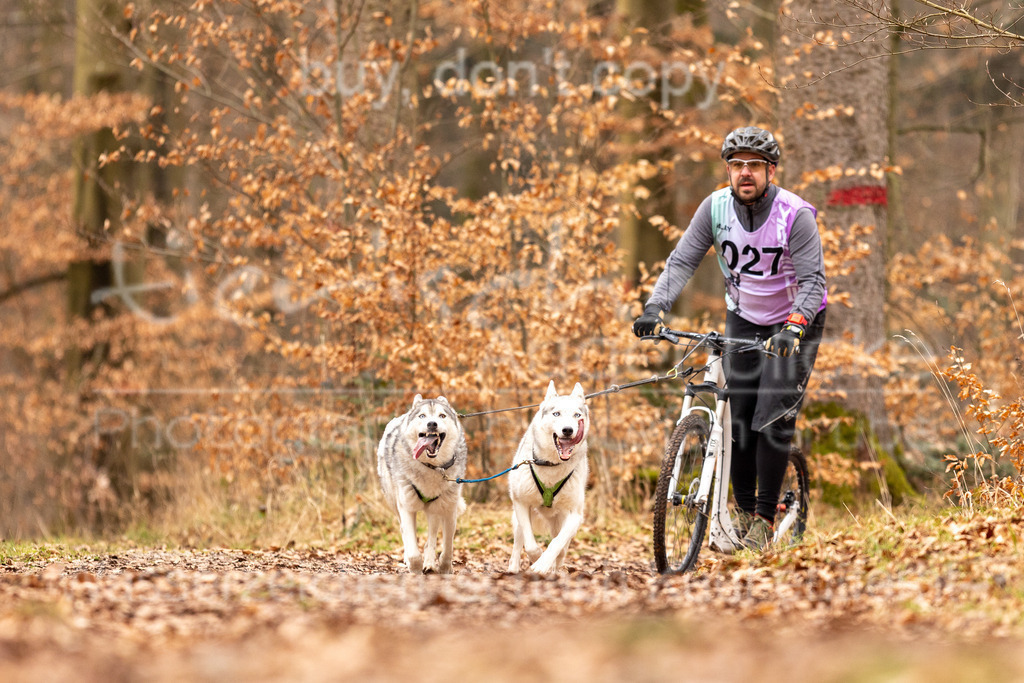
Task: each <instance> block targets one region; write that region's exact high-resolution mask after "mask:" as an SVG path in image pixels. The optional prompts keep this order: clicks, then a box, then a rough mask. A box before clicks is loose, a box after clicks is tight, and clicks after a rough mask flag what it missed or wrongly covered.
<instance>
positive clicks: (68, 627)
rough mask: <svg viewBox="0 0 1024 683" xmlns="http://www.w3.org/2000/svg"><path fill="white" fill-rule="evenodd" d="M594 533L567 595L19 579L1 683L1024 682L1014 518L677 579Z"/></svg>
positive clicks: (114, 573) (907, 531)
mask: <svg viewBox="0 0 1024 683" xmlns="http://www.w3.org/2000/svg"><path fill="white" fill-rule="evenodd" d="M588 531H593V530H588V529H586V528H584V530H583V532H582V533H581V535H580V538H579V540H580V542H579V543H578V544H577V545H576V546H575V550H574V552H573V553H572V554H571V557H570V563H569V568H568V571H566V572H565V573H563V574H562V575H560V576H558V577H556V578H551V579H548V578H542V577H537V576H531V575H509V574H507V573H505V572H504V565H505V563H506V562H507V548H504V547H502V546H501V544H500V543H492V544H490V547H487V548H486V549H485V550H483V551H472V552H471V551H468V550H466V549H465V548H458V549H457V552H456V573H455V574H454V575H453V576H450V577H440V576H410V575H407V574H405V573H403V571H402V568H401V560H400V558H401V554H400V549H399V548H395V549H393V550H392V551H390V552H365V551H338V550H325V549H317V548H305V549H297V548H291V549H266V550H231V549H220V550H152V549H132V550H126V551H119V552H110V553H100V554H96V555H93V556H89V557H83V555H84V554H85V552H86V551H85V550H83V549H79V550H77V551H75V553H74V555H77V557H62V556H59V555H58V556H56V557H52V558H50V559H46V560H42V559H40V560H19V561H10V560H9V561H8V563H7V564H6V565H5V566H4V567H3V568H2V573H0V596H2V597H0V604H2V605H3V607H2V608H0V674H12V675H17V676H23V677H28V676H30V675H34V674H35V673H37V672H45V673H47V674H48V675H50V676H51V677H57V678H62V677H64V675H65V674H66V675H67V676H68V677H73V678H76V679H79V680H82V679H85V680H91V679H93V678H95V679H97V680H99V679H101V678H102V679H105V680H109V679H110V677H112V676H113V677H125V678H137V677H144V678H147V679H157V680H164V679H168V680H169V679H172V678H179V677H182V676H184V677H187V678H191V679H212V678H217V677H219V676H220V677H223V676H226V677H227V678H229V679H239V680H242V679H245V680H254V679H258V680H272V679H280V678H288V679H301V680H320V679H327V678H335V679H336V678H337V677H345V676H347V675H350V676H356V677H359V678H364V679H371V680H384V679H387V680H390V679H394V678H397V677H400V676H408V675H417V676H418V677H419V678H420V679H423V678H425V679H427V680H441V679H447V678H448V677H452V676H454V677H456V678H460V677H461V678H465V677H467V676H468V677H471V678H476V677H478V676H481V675H486V676H487V677H489V678H491V679H497V680H513V679H515V680H524V679H525V680H549V679H551V678H559V679H562V680H583V679H587V680H619V679H621V678H622V677H630V678H633V679H634V680H635V677H634V676H631V675H630V674H631V673H634V672H635V671H637V670H640V669H637V668H636V667H642V670H643V671H644V672H645V674H644V675H643V676H642V678H644V679H645V680H653V678H654V677H655V676H656V675H659V674H658V672H666V673H667V672H670V671H672V670H673V668H676V669H677V667H679V666H684V671H685V672H690V674H691V675H690V676H684V679H689V680H696V679H697V678H701V677H704V678H707V677H711V678H715V679H716V680H741V679H742V677H743V676H745V675H747V674H749V673H752V672H755V671H756V670H757V666H758V663H759V662H761V661H762V660H761V659H760V657H762V656H763V655H762V654H760V653H762V652H766V651H771V652H774V653H775V656H776V658H777V663H780V664H782V663H785V662H789V663H790V665H792V666H799V671H800V672H801V673H802V674H803V675H802V676H799V678H800V679H801V680H822V678H814V677H815V676H826V677H828V676H833V677H834V676H837V675H839V674H841V673H842V672H843V671H849V670H850V668H851V667H853V668H858V667H868V669H869V670H870V669H871V667H875V668H877V667H879V666H885V667H887V668H886V669H885V670H893V671H898V670H903V671H906V670H907V669H908V667H909V669H910V670H911V671H914V672H919V671H925V672H927V671H931V669H932V668H933V667H934V666H936V665H937V664H939V663H940V662H941V663H942V667H943V669H941V670H940V673H942V675H943V676H946V677H945V678H940V679H939V680H956V679H955V678H952V679H951V678H948V676H949V675H952V673H953V672H962V671H965V670H968V669H969V670H974V671H977V661H975V660H976V659H978V658H979V657H981V655H982V653H984V658H985V661H986V662H987V664H986V665H985V666H983V667H982V670H984V671H989V670H991V671H993V672H995V671H998V675H996V674H993V675H994V676H995V677H994V678H988V677H984V676H983V678H984V679H985V680H1012V675H1014V674H1019V673H1020V672H1022V671H1024V669H1022V668H1021V663H1020V662H1019V659H1018V658H1016V656H1015V655H1014V651H1013V648H1012V645H1013V644H1014V643H1017V642H1019V638H1020V635H1021V619H1020V614H1021V602H1022V600H1021V596H1022V595H1024V592H1022V591H1021V588H1022V583H1021V579H1020V575H1019V571H1018V567H1019V561H1018V559H1019V540H1020V537H1021V534H1022V531H1024V518H1022V517H1020V516H1018V515H1015V514H1009V513H1008V514H1004V515H999V516H992V517H977V518H975V519H972V520H966V521H965V520H961V519H953V518H951V519H948V520H946V521H944V522H943V523H942V524H940V525H931V526H927V527H914V528H903V527H902V526H901V524H900V523H899V522H897V521H895V520H893V521H892V524H891V527H889V528H883V529H880V530H879V531H878V532H874V533H868V534H865V533H863V531H860V532H846V531H841V532H832V533H828V534H820V533H812V534H810V535H809V538H808V540H807V542H806V543H805V544H804V545H803V546H801V547H799V548H795V549H789V550H785V551H780V552H774V553H769V554H767V555H765V556H761V557H750V556H747V555H741V556H733V557H726V556H721V555H715V554H713V553H706V557H705V559H704V560H703V561H702V564H701V566H700V568H699V570H698V571H697V572H696V573H693V574H688V575H685V576H671V577H660V576H658V575H656V574H654V573H653V572H652V571H651V570H650V568H649V559H648V555H649V553H648V552H647V548H646V545H647V542H646V539H645V538H639V537H637V536H635V535H630V534H624V533H623V534H620V533H613V534H611V536H609V537H607V538H604V539H603V540H601V541H600V542H599V541H597V540H592V539H594V538H596V537H595V536H593V535H591V534H590V533H588ZM464 542H465V541H464ZM912 644H913V645H912ZM982 645H984V649H979V648H981V647H982ZM54 655H57V657H56V658H54ZM54 661H59V662H61V663H60V664H58V665H54V664H53V662H54ZM54 666H56V668H53V667H54ZM677 670H678V669H677ZM701 672H703V674H701ZM1007 676H1010V678H1007ZM5 679H6V680H10V678H9V677H8V676H6V675H5ZM218 680H220V679H219V678H218ZM906 680H924V679H923V678H920V677H914V676H911V677H909V678H907V679H906ZM929 680H931V679H929Z"/></svg>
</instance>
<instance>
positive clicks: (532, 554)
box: [526, 548, 544, 564]
mask: <svg viewBox="0 0 1024 683" xmlns="http://www.w3.org/2000/svg"><path fill="white" fill-rule="evenodd" d="M543 554H544V551H543V550H542V549H541V548H534V549H533V550H527V551H526V556H527V557H529V558H530V562H532V563H533V564H536V563H537V560H539V559H540V556H541V555H543Z"/></svg>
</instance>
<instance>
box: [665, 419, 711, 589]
mask: <svg viewBox="0 0 1024 683" xmlns="http://www.w3.org/2000/svg"><path fill="white" fill-rule="evenodd" d="M708 433H709V428H708V424H707V422H706V421H705V420H704V419H703V418H702V417H701V416H700V415H687V416H686V417H685V418H683V420H682V421H681V422H679V424H677V425H676V427H675V429H673V430H672V436H671V437H669V440H668V446H667V447H666V448H665V457H664V460H663V461H662V464H661V472H660V473H659V475H658V485H657V487H656V489H655V492H654V564H655V567H656V568H657V570H658V573H659V574H666V573H681V572H686V571H689V570H690V569H692V568H693V567H694V566H695V565H696V564H697V557H698V555H699V554H700V549H701V545H702V544H703V542H704V535H705V533H706V532H707V527H708V510H709V509H710V505H711V503H712V500H711V497H709V500H708V501H707V502H706V503H705V505H704V506H702V507H701V508H700V509H698V508H696V507H693V506H690V507H688V506H686V505H683V504H680V503H678V502H677V503H676V504H673V502H671V501H670V500H669V488H670V487H671V486H672V472H673V470H674V467H675V462H676V459H677V458H681V459H682V463H681V464H682V466H681V467H680V470H679V482H677V486H676V490H677V491H680V492H681V497H682V498H685V496H686V493H687V492H688V491H690V490H695V489H696V482H697V480H698V479H699V477H700V473H701V468H702V467H703V464H704V452H705V451H706V449H707V442H708ZM712 488H713V487H712ZM680 556H681V557H680Z"/></svg>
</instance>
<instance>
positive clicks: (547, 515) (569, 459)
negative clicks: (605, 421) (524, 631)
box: [508, 382, 590, 574]
mask: <svg viewBox="0 0 1024 683" xmlns="http://www.w3.org/2000/svg"><path fill="white" fill-rule="evenodd" d="M589 431H590V413H589V411H588V410H587V402H586V397H585V395H584V393H583V387H582V386H580V384H579V383H578V382H577V384H576V386H575V388H574V389H573V391H572V394H570V395H568V396H559V395H558V392H557V391H556V390H555V383H554V382H551V383H550V384H548V392H547V394H546V395H545V397H544V402H543V403H541V404H540V408H539V409H538V410H537V414H536V415H535V416H534V418H533V421H532V422H530V426H529V427H528V428H527V430H526V434H524V435H523V438H522V440H521V441H520V442H519V449H518V450H517V451H516V455H515V458H514V459H513V461H512V464H513V465H519V464H520V463H528V464H524V465H520V466H519V467H517V468H516V469H514V470H513V471H512V472H511V473H510V474H509V481H508V488H509V493H510V495H511V496H512V533H513V536H514V542H513V545H512V558H511V559H510V560H509V562H508V570H509V571H510V572H518V571H519V568H520V561H521V560H522V554H523V550H525V551H526V554H527V556H528V557H529V558H530V562H532V563H533V564H532V565H531V566H530V571H532V572H536V573H538V574H551V573H553V572H556V571H558V569H559V568H561V566H562V563H563V562H564V561H565V553H566V551H567V550H568V548H569V543H570V542H571V541H572V539H573V538H574V537H575V536H576V532H577V531H578V530H579V528H580V523H581V522H582V521H583V494H584V490H585V489H586V485H587V474H588V472H589V469H588V463H587V433H588V432H589ZM538 519H540V520H544V521H546V522H547V524H548V526H549V527H550V531H551V534H552V539H551V543H549V544H548V547H547V549H546V550H543V551H542V549H541V547H540V546H539V545H538V544H537V540H536V538H535V537H534V533H533V524H534V522H535V521H537V520H538Z"/></svg>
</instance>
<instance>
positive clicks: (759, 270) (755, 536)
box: [633, 126, 828, 550]
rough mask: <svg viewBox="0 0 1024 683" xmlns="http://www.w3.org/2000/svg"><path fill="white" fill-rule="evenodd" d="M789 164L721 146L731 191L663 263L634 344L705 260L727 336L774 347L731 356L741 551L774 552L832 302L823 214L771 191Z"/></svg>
mask: <svg viewBox="0 0 1024 683" xmlns="http://www.w3.org/2000/svg"><path fill="white" fill-rule="evenodd" d="M781 156H782V150H781V149H780V148H779V144H778V142H777V141H776V140H775V137H774V136H773V135H772V134H771V133H770V132H768V131H766V130H763V129H761V128H757V127H755V126H747V127H743V128H737V129H736V130H734V131H732V132H731V133H729V134H728V135H727V136H726V138H725V142H724V143H723V144H722V159H724V160H725V164H726V169H727V174H728V179H729V187H726V188H722V189H721V190H717V191H715V192H713V193H712V194H711V195H710V196H708V197H707V198H705V199H704V201H703V202H701V205H700V206H699V207H698V208H697V211H696V213H695V214H694V216H693V219H692V220H691V221H690V225H689V227H688V228H687V230H686V232H685V233H684V234H683V236H682V238H680V240H679V242H678V243H677V244H676V246H675V248H674V249H673V250H672V253H671V254H669V257H668V260H667V261H666V262H665V270H664V271H663V272H662V273H661V275H660V276H659V277H658V280H657V282H656V283H655V285H654V291H653V292H652V293H651V297H650V299H648V301H647V303H646V304H645V305H644V313H643V315H641V316H640V317H639V318H637V319H636V320H635V321H634V323H633V333H634V334H635V335H637V336H638V337H642V336H645V335H650V334H653V333H654V332H655V330H656V329H657V327H658V326H659V325H660V324H661V315H662V313H664V312H666V311H669V310H670V309H671V308H672V305H673V303H674V302H675V300H676V298H677V297H678V296H679V294H680V292H681V291H682V289H683V287H684V286H685V285H686V283H687V282H688V281H689V279H690V277H691V276H692V275H693V273H694V271H695V270H696V269H697V266H698V265H700V262H701V261H702V260H703V258H704V256H705V255H706V254H707V252H708V250H709V249H710V248H711V247H712V245H713V246H714V247H715V253H716V254H717V257H718V263H719V266H720V267H721V269H722V273H723V275H724V276H725V290H726V293H725V301H726V308H727V311H726V318H725V335H726V336H728V337H742V338H752V337H754V336H755V335H758V336H759V337H760V338H761V339H767V342H766V343H765V347H766V349H767V350H768V351H770V352H772V354H771V355H765V354H760V353H734V354H729V355H728V356H727V357H726V365H725V372H726V376H727V379H728V384H729V389H730V391H729V398H730V402H731V409H732V439H733V450H732V452H733V456H732V458H733V461H732V462H733V464H732V488H733V495H734V496H735V498H736V506H737V508H738V510H739V511H738V512H737V515H736V516H737V518H738V520H737V521H738V524H737V526H738V527H739V529H740V533H741V534H743V544H744V545H745V546H746V547H748V548H752V549H755V550H761V549H763V548H765V547H766V546H767V545H768V544H769V543H770V541H771V538H772V533H773V530H774V524H775V512H776V509H777V507H778V503H779V493H780V491H781V489H782V482H783V479H784V477H785V472H786V465H787V461H788V456H789V448H790V443H791V441H792V440H793V434H794V431H795V429H796V416H797V413H798V412H799V410H800V406H801V403H802V402H803V396H804V390H805V389H806V387H807V381H808V379H809V378H810V375H811V371H812V370H813V368H814V360H815V357H816V356H817V351H818V345H819V343H820V342H821V336H822V333H823V332H824V328H825V309H826V305H827V303H828V296H827V293H826V289H825V265H824V258H823V255H822V249H821V238H820V236H819V235H818V225H817V223H816V221H815V216H816V215H817V211H816V210H815V208H814V207H813V206H811V205H810V204H809V203H807V202H806V201H804V200H803V199H801V198H800V197H798V196H797V195H796V194H794V193H792V192H789V191H788V190H784V189H782V188H780V187H779V186H777V185H774V184H773V183H772V180H773V179H774V178H775V171H776V166H777V164H778V162H779V159H780V157H781Z"/></svg>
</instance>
